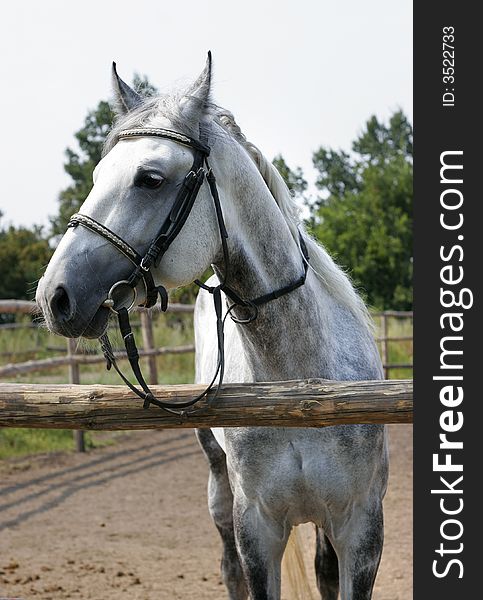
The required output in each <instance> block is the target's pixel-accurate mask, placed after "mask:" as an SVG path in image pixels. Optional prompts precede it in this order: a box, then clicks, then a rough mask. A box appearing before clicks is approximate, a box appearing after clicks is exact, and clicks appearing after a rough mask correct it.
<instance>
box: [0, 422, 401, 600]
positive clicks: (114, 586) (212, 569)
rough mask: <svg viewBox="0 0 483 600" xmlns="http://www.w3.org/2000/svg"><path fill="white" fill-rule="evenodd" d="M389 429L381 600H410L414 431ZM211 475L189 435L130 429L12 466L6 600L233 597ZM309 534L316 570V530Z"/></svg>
mask: <svg viewBox="0 0 483 600" xmlns="http://www.w3.org/2000/svg"><path fill="white" fill-rule="evenodd" d="M389 429H390V451H391V479H390V483H389V490H388V494H387V496H386V500H385V525H386V527H385V529H386V537H385V547H384V554H383V558H382V563H381V567H380V570H379V575H378V578H377V581H376V588H375V592H374V600H409V599H410V598H411V597H412V559H411V556H412V427H411V426H409V425H392V426H390V427H389ZM207 472H208V471H207V466H206V464H205V461H204V457H203V455H202V454H201V451H200V450H199V449H198V446H197V443H196V440H195V438H194V434H193V432H192V431H190V430H177V431H176V430H171V431H146V432H136V433H130V434H129V435H128V436H127V437H126V438H125V439H123V441H122V442H121V443H119V444H117V445H116V446H111V447H107V448H104V449H97V450H94V451H91V452H89V453H87V454H84V455H81V454H77V455H76V454H61V455H55V456H49V457H42V458H36V459H30V460H28V461H26V460H23V461H15V462H10V463H8V464H7V465H4V466H3V467H2V469H1V470H0V599H1V598H22V599H25V600H28V599H31V598H35V600H48V599H52V600H58V599H60V600H63V599H67V598H72V599H77V598H80V599H82V600H88V599H92V600H114V599H116V600H118V599H119V598H123V599H133V600H168V599H170V600H171V599H175V598H185V599H194V598H196V599H200V600H208V599H210V600H217V599H222V598H226V594H225V589H224V586H223V585H222V583H221V580H220V575H219V557H220V542H219V539H218V534H217V532H216V530H215V527H214V525H213V524H212V522H211V519H210V517H209V515H208V510H207V507H206V498H205V494H206V492H205V490H206V482H207ZM303 535H304V536H306V537H307V544H306V552H307V556H306V558H307V561H306V562H307V565H308V569H309V570H310V569H311V563H312V555H313V546H314V542H313V532H312V526H311V525H306V526H304V529H303ZM314 589H315V588H314ZM284 597H285V598H286V600H290V599H289V598H288V597H287V596H286V594H285V596H284ZM314 597H317V596H315V595H314Z"/></svg>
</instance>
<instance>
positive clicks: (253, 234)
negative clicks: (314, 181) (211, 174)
mask: <svg viewBox="0 0 483 600" xmlns="http://www.w3.org/2000/svg"><path fill="white" fill-rule="evenodd" d="M230 152H231V154H232V156H230V155H229V154H230V153H229V152H227V151H226V149H224V152H223V157H224V165H222V166H220V165H219V168H220V169H221V171H222V173H223V175H222V177H219V176H218V181H219V182H222V183H221V186H222V187H220V192H221V197H222V200H223V210H224V213H225V217H226V225H227V230H228V236H229V238H228V248H229V257H230V267H229V270H228V274H227V275H228V277H227V282H226V283H227V285H228V286H229V287H230V288H232V289H233V290H235V291H236V293H237V294H238V295H239V296H241V297H242V298H244V299H253V298H256V297H258V296H261V295H264V294H267V293H269V292H272V291H274V290H277V289H279V288H281V287H284V286H287V285H290V284H292V283H294V282H296V281H297V280H298V279H300V277H301V276H302V275H303V273H304V262H303V258H302V255H301V253H300V250H299V247H298V244H297V242H296V241H295V240H294V237H293V235H292V233H291V231H290V228H289V225H288V223H287V220H286V218H285V217H284V215H283V214H282V212H281V211H280V209H279V207H278V206H277V204H276V202H275V200H274V199H273V197H272V195H271V193H270V191H269V190H268V188H267V186H266V184H265V182H264V181H263V179H262V177H261V175H260V173H259V171H258V169H257V168H256V166H255V165H254V163H253V162H252V161H251V159H250V158H249V157H248V156H247V155H246V153H245V151H244V150H243V149H242V148H238V149H237V148H235V149H234V150H233V149H231V151H230ZM229 164H231V165H236V168H235V170H234V171H231V172H229V171H230V169H229V167H228V166H227V165H229ZM217 175H218V174H217ZM225 182H226V183H225ZM215 270H216V271H217V272H218V273H219V274H220V278H223V276H224V275H225V265H224V264H223V262H222V261H220V262H218V263H217V264H215ZM315 299H317V301H316V300H315ZM333 308H334V303H333V300H331V298H330V297H329V295H328V294H327V292H326V290H325V289H321V285H320V283H319V282H318V281H317V280H316V278H315V277H312V275H311V273H310V272H309V275H308V277H307V280H306V283H305V284H304V285H303V286H301V287H300V288H298V289H296V290H294V291H292V292H290V293H289V294H287V295H285V296H283V297H281V298H279V299H277V300H274V301H271V302H269V303H267V304H265V305H263V306H260V308H259V313H258V317H257V319H256V321H255V322H253V323H252V324H249V325H245V326H243V325H240V326H238V331H239V333H240V336H241V339H242V343H243V345H244V346H245V348H246V349H247V350H248V352H246V355H247V356H249V357H251V358H250V360H251V361H252V365H251V367H252V370H253V371H254V372H255V377H256V378H257V379H264V380H269V379H272V380H273V379H287V378H291V377H294V378H295V377H321V376H329V375H333V373H330V372H329V370H325V371H324V370H322V372H321V361H320V356H321V354H324V355H326V356H327V355H328V354H329V352H330V349H329V346H330V343H329V342H328V340H327V337H329V336H330V327H329V322H330V314H331V312H332V310H333ZM237 311H238V313H236V314H237V316H239V317H244V316H246V312H244V309H237Z"/></svg>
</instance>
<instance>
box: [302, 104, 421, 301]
mask: <svg viewBox="0 0 483 600" xmlns="http://www.w3.org/2000/svg"><path fill="white" fill-rule="evenodd" d="M352 150H353V153H354V154H353V156H351V155H349V154H347V153H345V152H336V151H333V150H330V149H326V148H320V149H319V150H318V151H317V152H316V153H315V155H314V157H313V160H314V165H315V167H316V169H317V170H318V172H319V177H318V179H317V182H316V185H317V187H318V188H319V189H320V190H321V191H322V192H323V194H322V196H321V197H319V198H318V199H317V201H316V202H315V203H313V205H312V206H311V211H312V217H311V227H312V230H313V232H314V233H315V235H316V236H317V237H318V238H319V239H320V240H321V241H322V242H323V243H324V245H325V246H326V247H327V249H328V250H329V251H330V252H331V253H332V254H333V255H334V256H335V257H336V259H337V260H338V262H339V263H340V264H342V265H343V266H345V267H348V268H349V269H350V273H351V275H352V277H353V279H354V280H355V283H356V285H357V286H359V287H360V288H361V289H362V291H365V293H366V294H367V299H368V302H369V303H370V304H371V305H372V306H374V307H377V308H380V309H384V308H391V309H394V310H408V309H410V308H411V307H412V196H413V193H412V181H413V160H412V159H413V145H412V128H411V125H410V123H409V122H408V120H407V118H406V117H405V116H404V114H403V113H402V112H400V111H399V112H396V113H394V114H393V115H392V117H391V119H390V121H389V124H388V125H387V126H386V125H384V124H383V123H380V122H379V121H378V120H377V118H376V117H372V118H371V119H370V120H369V121H368V122H367V124H366V128H365V130H364V131H363V132H362V133H361V135H360V136H359V137H358V138H357V139H356V140H355V141H354V143H353V145H352Z"/></svg>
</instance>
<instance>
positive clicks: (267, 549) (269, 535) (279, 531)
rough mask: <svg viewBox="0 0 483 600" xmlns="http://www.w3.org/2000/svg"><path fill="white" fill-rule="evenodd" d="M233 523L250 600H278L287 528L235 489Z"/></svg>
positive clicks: (287, 534)
mask: <svg viewBox="0 0 483 600" xmlns="http://www.w3.org/2000/svg"><path fill="white" fill-rule="evenodd" d="M233 524H234V527H235V539H236V543H237V549H238V555H239V556H240V561H241V564H242V567H243V572H244V574H245V580H246V582H247V586H248V591H249V594H250V598H251V600H280V588H281V563H282V556H283V552H284V549H285V546H286V544H287V540H288V537H289V533H290V529H288V530H287V531H286V530H285V528H284V527H283V526H281V525H280V524H278V523H275V522H273V521H272V520H270V519H268V518H267V517H266V516H265V515H264V514H263V513H262V511H261V510H260V507H259V506H257V505H255V504H252V503H249V502H248V501H247V500H246V498H245V497H244V496H243V494H240V495H238V494H237V493H236V492H235V501H234V510H233Z"/></svg>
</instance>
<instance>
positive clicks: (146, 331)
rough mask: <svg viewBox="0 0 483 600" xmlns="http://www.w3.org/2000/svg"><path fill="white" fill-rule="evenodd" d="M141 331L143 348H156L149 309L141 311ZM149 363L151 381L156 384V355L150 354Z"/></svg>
mask: <svg viewBox="0 0 483 600" xmlns="http://www.w3.org/2000/svg"><path fill="white" fill-rule="evenodd" d="M141 332H142V336H143V349H144V350H154V335H153V317H152V315H151V313H150V312H149V311H147V310H143V311H141ZM148 365H149V383H150V384H151V385H156V384H157V383H158V367H157V364H156V356H154V355H151V356H148Z"/></svg>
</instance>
